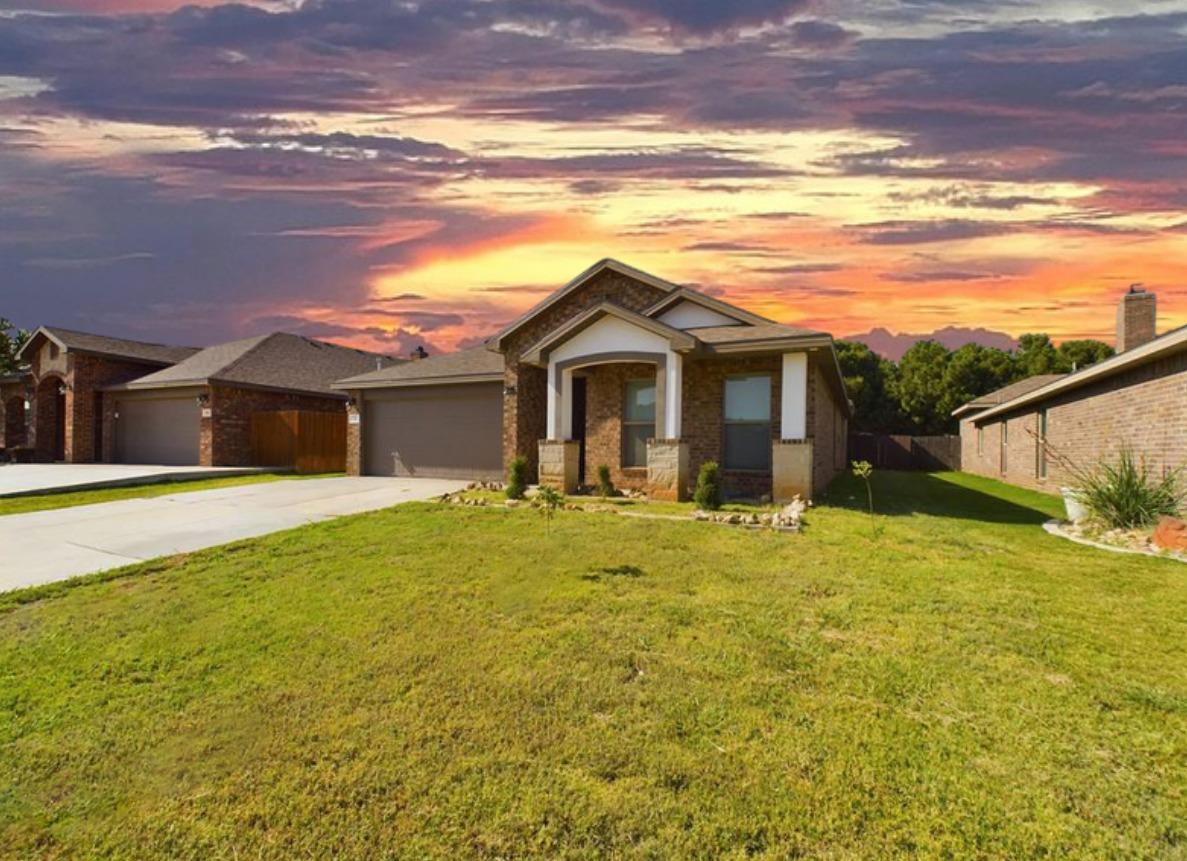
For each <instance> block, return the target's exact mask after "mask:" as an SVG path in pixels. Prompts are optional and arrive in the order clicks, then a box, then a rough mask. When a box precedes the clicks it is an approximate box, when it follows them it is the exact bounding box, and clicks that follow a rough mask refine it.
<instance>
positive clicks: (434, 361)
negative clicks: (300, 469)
mask: <svg viewBox="0 0 1187 861" xmlns="http://www.w3.org/2000/svg"><path fill="white" fill-rule="evenodd" d="M337 388H340V389H342V390H345V391H347V392H348V393H349V394H350V396H351V399H350V410H351V416H350V420H349V421H350V425H349V429H348V453H347V468H348V470H349V471H350V472H352V473H355V474H373V475H412V476H416V475H420V476H445V477H488V478H495V477H499V476H501V475H502V474H503V473H504V471H505V469H506V467H507V465H508V463H509V462H510V461H511V460H512V459H513V458H515V457H519V456H522V457H524V458H526V459H527V461H528V464H529V467H530V471H531V472H532V473H533V474H535V475H536V476H537V477H538V479H539V481H540V482H541V483H545V484H552V485H555V486H558V487H560V488H562V489H564V490H565V491H572V490H574V489H576V488H577V487H578V486H580V485H585V484H591V483H593V482H594V481H595V480H596V471H597V468H598V467H599V466H602V465H605V466H608V467H609V468H610V473H611V477H612V479H613V481H614V483H615V484H616V485H617V486H619V487H624V488H633V489H641V490H646V491H647V492H648V493H649V494H650V495H652V496H653V497H656V498H661V499H684V498H686V497H687V495H688V493H689V490H690V488H691V486H692V484H693V483H694V482H695V479H696V474H697V472H698V470H699V469H700V466H701V464H702V463H705V462H707V461H717V462H718V463H719V464H720V465H721V468H722V476H723V484H724V489H725V491H726V492H727V493H728V494H730V495H733V496H745V497H752V498H759V497H763V496H768V495H769V496H771V497H773V498H774V499H776V500H783V499H789V498H791V497H792V496H794V495H796V494H800V495H802V496H805V497H809V496H811V495H812V494H813V493H814V492H818V491H820V490H823V489H824V487H825V486H827V485H828V483H829V482H830V481H831V480H832V478H833V476H834V475H836V473H837V472H838V471H839V470H841V469H842V468H843V467H844V465H845V443H846V432H847V423H848V419H849V415H850V404H849V402H848V400H847V398H846V396H845V393H844V384H843V381H842V378H841V374H840V369H839V367H838V365H837V359H836V355H835V353H834V351H833V344H832V338H831V337H830V336H829V335H828V334H826V333H824V332H816V331H811V330H808V329H800V328H794V327H791V326H784V325H780V324H778V323H775V322H772V321H771V320H768V319H765V318H763V317H760V316H758V315H757V314H753V313H751V312H749V311H746V310H744V309H741V308H738V307H735V306H733V305H730V304H727V303H725V302H722V301H720V300H717V299H714V298H712V297H710V296H708V295H706V294H704V293H701V292H698V291H696V290H692V289H689V288H686V287H680V286H678V285H676V284H673V283H670V282H668V281H664V280H662V279H660V278H656V277H654V276H652V275H648V274H647V273H644V272H641V271H639V270H637V269H633V268H631V267H629V266H626V265H624V264H622V263H618V262H617V261H613V260H603V261H601V262H599V263H597V264H596V265H594V266H592V267H591V268H589V269H587V270H586V271H585V272H583V273H581V275H579V276H578V277H577V278H575V279H574V280H572V281H571V282H569V283H568V284H567V285H565V286H564V287H562V288H561V289H560V290H558V291H557V292H555V293H553V294H552V295H550V296H549V297H548V298H547V299H545V300H544V301H543V302H541V303H540V304H539V305H537V306H536V307H535V308H533V309H531V310H530V311H529V312H527V313H526V314H524V315H523V316H522V317H520V318H519V319H517V320H515V321H514V322H513V323H511V324H510V325H509V326H507V327H506V328H505V329H503V331H501V332H499V333H498V334H497V335H496V336H494V337H493V338H491V339H490V340H488V341H487V343H486V344H485V345H483V346H480V347H476V348H473V349H470V350H465V351H461V352H458V353H452V354H447V355H441V356H436V357H432V358H428V359H421V360H419V361H415V362H409V363H405V364H402V365H397V366H394V367H390V368H385V369H382V370H378V371H375V372H372V373H368V374H363V375H361V376H357V377H352V378H349V379H346V380H343V381H341V382H339V383H338V384H337Z"/></svg>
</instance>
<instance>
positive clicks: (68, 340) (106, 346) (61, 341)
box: [17, 326, 198, 365]
mask: <svg viewBox="0 0 1187 861" xmlns="http://www.w3.org/2000/svg"><path fill="white" fill-rule="evenodd" d="M42 338H47V339H49V340H50V341H53V342H54V343H55V344H57V345H58V346H59V347H61V348H62V349H63V350H68V351H70V352H74V353H90V354H91V355H95V356H111V357H113V358H118V359H133V360H135V361H138V362H149V363H152V364H158V365H172V364H174V363H176V362H180V361H182V360H183V359H187V358H189V357H190V356H192V355H194V353H196V352H198V348H197V347H172V346H169V345H168V344H154V343H150V342H148V341H130V340H128V339H126V338H112V337H110V336H108V335H95V334H92V333H90V332H77V331H75V330H73V329H63V328H62V327H60V326H41V327H39V328H38V329H37V331H36V332H34V333H33V335H32V336H31V337H30V338H29V340H28V341H26V342H25V345H24V346H23V347H21V349H20V351H19V352H18V353H17V357H18V358H21V359H28V358H31V357H32V355H33V350H34V349H35V348H34V347H33V344H34V342H39V341H40V339H42Z"/></svg>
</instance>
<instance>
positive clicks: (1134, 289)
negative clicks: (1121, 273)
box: [1129, 281, 1146, 296]
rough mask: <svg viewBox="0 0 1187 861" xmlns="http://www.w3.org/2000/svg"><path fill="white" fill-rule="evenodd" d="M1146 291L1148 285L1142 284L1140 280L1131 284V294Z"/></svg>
mask: <svg viewBox="0 0 1187 861" xmlns="http://www.w3.org/2000/svg"><path fill="white" fill-rule="evenodd" d="M1145 292H1146V285H1144V284H1142V283H1141V282H1140V281H1139V282H1138V283H1136V284H1130V285H1129V295H1131V296H1133V295H1135V294H1137V293H1145Z"/></svg>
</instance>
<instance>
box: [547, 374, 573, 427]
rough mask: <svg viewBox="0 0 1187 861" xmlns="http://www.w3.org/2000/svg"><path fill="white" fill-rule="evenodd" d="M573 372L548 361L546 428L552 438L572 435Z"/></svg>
mask: <svg viewBox="0 0 1187 861" xmlns="http://www.w3.org/2000/svg"><path fill="white" fill-rule="evenodd" d="M572 404H573V372H572V371H571V370H563V371H562V370H561V369H560V368H558V367H557V365H556V362H549V363H548V419H547V427H546V430H547V432H548V438H549V439H553V440H559V439H572V437H573V407H572Z"/></svg>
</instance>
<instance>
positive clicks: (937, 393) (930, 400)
mask: <svg viewBox="0 0 1187 861" xmlns="http://www.w3.org/2000/svg"><path fill="white" fill-rule="evenodd" d="M951 356H952V354H951V353H950V352H949V351H948V348H947V347H945V346H944V345H943V344H940V343H938V342H936V341H918V342H916V343H915V344H913V345H912V346H911V348H910V349H909V350H907V352H906V353H905V354H903V360H902V361H901V362H899V372H898V380H897V381H896V382H895V385H894V393H895V394H897V395H898V401H899V407H900V408H901V409H902V411H903V413H904V414H905V415H906V417H907V420H908V421H909V422H910V425H911V430H912V431H913V432H915V433H920V434H938V433H944V432H946V431H947V430H948V429H949V428H950V426H951V420H950V419H949V417H948V416H947V414H946V413H944V412H943V408H942V406H941V405H942V404H943V403H945V402H946V399H945V389H944V385H945V381H944V377H945V374H946V372H947V370H948V363H949V361H950V360H951Z"/></svg>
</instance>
